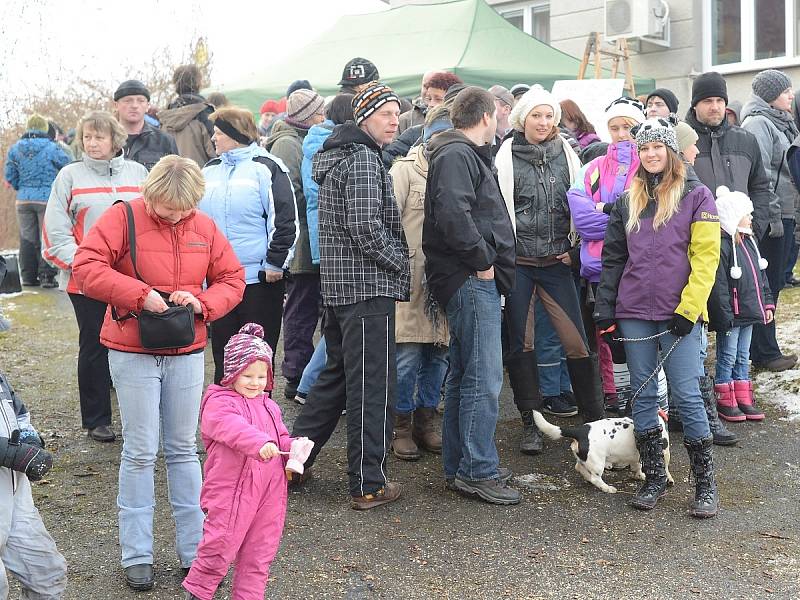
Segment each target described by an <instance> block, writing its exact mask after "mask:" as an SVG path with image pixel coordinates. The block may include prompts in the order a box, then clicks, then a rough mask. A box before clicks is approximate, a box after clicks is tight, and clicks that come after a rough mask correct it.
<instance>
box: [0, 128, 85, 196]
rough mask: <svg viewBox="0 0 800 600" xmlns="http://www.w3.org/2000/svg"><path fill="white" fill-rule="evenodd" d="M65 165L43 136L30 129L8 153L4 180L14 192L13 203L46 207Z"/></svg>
mask: <svg viewBox="0 0 800 600" xmlns="http://www.w3.org/2000/svg"><path fill="white" fill-rule="evenodd" d="M69 162H70V158H69V156H67V153H66V152H64V151H63V150H62V149H61V148H60V147H59V145H58V144H56V143H55V142H53V141H52V140H51V139H50V138H48V137H47V134H46V133H44V132H42V131H38V130H34V129H31V130H29V131H26V132H25V133H24V134H23V135H22V138H20V140H19V141H18V142H17V143H16V144H14V145H13V146H11V149H10V150H9V151H8V158H7V159H6V169H5V178H6V181H8V183H10V184H11V187H13V188H14V189H15V190H17V202H38V203H41V204H46V203H47V199H48V198H49V197H50V188H51V187H52V186H53V181H55V178H56V175H58V172H59V171H60V170H61V167H63V166H64V165H66V164H68V163H69Z"/></svg>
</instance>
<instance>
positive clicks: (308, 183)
mask: <svg viewBox="0 0 800 600" xmlns="http://www.w3.org/2000/svg"><path fill="white" fill-rule="evenodd" d="M333 128H334V123H333V121H331V120H330V119H325V120H324V121H323V122H322V123H320V124H319V125H314V126H313V127H312V128H311V129H309V130H308V134H307V135H306V137H305V138H304V139H303V163H302V165H301V166H300V175H301V176H302V178H303V193H304V194H305V197H306V219H307V221H308V241H309V244H310V246H311V262H312V263H314V264H315V265H318V264H319V216H318V215H317V207H318V206H319V199H318V196H319V185H317V182H316V181H314V180H313V179H312V178H311V159H312V158H313V157H314V155H315V154H316V153H317V151H318V150H319V149H320V148H322V144H323V143H325V140H327V139H328V136H329V135H330V134H331V133H332V132H333Z"/></svg>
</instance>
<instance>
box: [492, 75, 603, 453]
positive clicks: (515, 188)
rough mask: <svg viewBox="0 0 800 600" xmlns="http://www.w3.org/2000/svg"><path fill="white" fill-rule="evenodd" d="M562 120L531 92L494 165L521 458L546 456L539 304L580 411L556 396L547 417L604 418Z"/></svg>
mask: <svg viewBox="0 0 800 600" xmlns="http://www.w3.org/2000/svg"><path fill="white" fill-rule="evenodd" d="M560 120H561V107H560V105H559V103H558V102H557V101H556V99H555V98H554V97H553V95H552V94H551V93H550V92H548V91H546V90H544V89H543V88H542V87H541V86H539V85H535V86H533V87H532V88H531V89H530V90H529V91H528V92H526V93H525V95H523V96H522V98H520V99H519V101H518V102H517V104H516V106H514V109H513V110H512V111H511V115H510V117H509V121H510V123H511V125H512V126H513V127H514V130H515V131H514V133H513V135H512V136H511V137H510V138H508V139H507V140H506V141H505V142H503V144H502V145H501V146H500V150H499V151H498V152H497V157H496V159H495V165H496V167H497V175H498V180H499V184H500V191H501V192H502V194H503V198H504V199H505V202H506V207H507V209H508V214H509V216H510V217H511V221H512V224H513V225H514V228H515V235H516V245H517V259H516V284H515V285H514V289H513V290H512V292H511V295H510V296H508V298H507V301H506V308H505V318H506V324H507V328H508V354H507V356H506V361H505V362H506V368H507V369H508V376H509V379H510V381H511V387H512V389H513V390H514V401H515V402H516V404H517V408H518V409H519V411H520V413H521V415H522V421H523V427H524V433H523V441H522V445H521V448H520V450H521V451H522V452H524V453H526V454H536V453H538V452H539V451H540V450H541V449H542V439H541V435H540V433H539V431H538V429H537V428H536V425H535V424H534V423H533V412H532V411H533V410H541V409H542V408H543V400H542V397H541V394H540V390H539V380H538V372H537V371H538V365H537V361H536V353H535V352H534V351H533V350H534V343H533V337H534V334H533V326H534V318H533V317H534V315H533V314H532V311H531V301H532V299H533V298H534V297H538V298H539V300H541V303H542V305H543V306H544V307H545V310H547V313H548V315H549V317H550V321H551V322H552V324H553V327H554V328H555V330H556V333H557V334H558V337H559V339H560V340H561V345H562V346H563V348H564V352H565V354H566V357H567V370H568V371H569V375H570V380H571V382H572V389H573V392H574V395H575V402H576V404H577V407H575V406H574V405H572V404H570V403H568V401H567V400H566V399H565V398H564V397H562V396H554V397H553V398H551V399H549V400H550V402H551V403H550V404H549V405H548V406H546V407H545V408H546V410H547V411H548V412H550V413H551V414H557V415H560V416H572V415H574V414H576V413H577V412H580V413H581V416H582V417H583V420H584V421H585V422H589V421H594V420H596V419H602V418H603V417H604V416H605V414H604V412H603V392H602V390H601V388H600V375H599V366H598V360H597V355H596V354H594V353H592V352H591V351H590V350H589V346H588V342H587V339H586V333H585V331H584V329H583V319H582V317H581V310H580V303H579V300H578V292H577V290H576V288H575V281H574V279H573V276H572V271H571V269H570V265H571V264H572V257H571V253H574V252H575V251H576V249H574V248H573V241H574V231H573V226H572V221H571V218H570V209H569V203H568V201H567V191H568V190H569V188H570V186H571V185H572V184H573V183H574V182H575V180H576V179H577V177H578V171H579V170H580V168H581V165H580V161H579V160H578V157H577V155H576V154H575V152H574V151H573V150H572V148H571V147H570V145H569V143H568V142H567V141H566V140H564V138H562V136H561V135H560V133H559V129H558V123H559V121H560ZM576 259H577V257H576Z"/></svg>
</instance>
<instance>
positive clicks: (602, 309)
mask: <svg viewBox="0 0 800 600" xmlns="http://www.w3.org/2000/svg"><path fill="white" fill-rule="evenodd" d="M633 135H634V137H635V140H636V146H637V149H638V154H639V160H640V165H639V167H638V168H637V170H636V176H635V177H634V179H633V181H632V182H631V185H630V190H629V191H628V192H625V193H624V194H623V195H622V196H621V197H620V198H619V199H618V200H617V201H616V202H615V203H614V206H613V208H612V209H611V217H610V219H609V222H608V228H607V229H606V235H605V245H604V246H603V258H602V261H603V269H602V272H601V274H600V285H599V287H598V290H597V300H596V303H595V311H594V315H593V316H594V319H595V322H596V323H597V326H598V327H599V328H600V330H601V333H603V334H605V335H606V336H607V337H610V338H612V339H613V338H619V337H620V334H621V335H622V336H623V341H624V344H625V354H626V356H627V359H628V369H629V370H630V377H631V389H632V390H635V392H634V394H636V397H635V401H634V402H633V427H634V434H635V436H636V446H637V448H638V449H639V456H640V460H641V462H642V471H643V472H644V474H645V478H646V479H645V481H644V483H643V484H642V485H641V487H640V488H639V490H638V491H637V492H636V493H635V494H634V496H633V499H632V500H631V505H632V506H633V507H635V508H639V509H641V510H651V509H653V508H655V505H656V502H657V501H658V499H659V498H660V497H661V496H663V495H664V493H665V492H666V488H667V472H666V465H665V460H664V448H663V446H662V429H661V424H660V418H659V414H658V410H659V407H658V389H657V387H658V386H657V382H656V377H655V376H654V374H655V373H656V372H657V370H658V367H659V363H660V361H661V360H663V361H664V369H665V371H666V374H667V382H668V383H669V387H670V390H671V392H672V401H673V402H675V403H676V404H677V408H678V412H679V413H680V415H681V421H682V422H683V434H684V439H683V443H684V446H686V449H687V451H688V453H689V459H690V463H691V469H692V473H693V474H694V479H695V496H694V501H693V502H692V503H691V506H690V509H689V513H690V514H691V515H692V516H694V517H698V518H707V517H713V516H714V515H716V514H717V509H718V506H719V500H718V497H717V487H716V483H715V481H714V470H713V461H712V455H711V444H712V439H713V438H712V435H711V430H710V428H709V424H708V417H707V415H706V411H705V408H704V406H703V399H702V397H701V395H700V384H699V379H698V377H697V361H698V357H699V356H700V330H701V328H702V327H703V321H707V320H708V316H707V309H706V304H707V302H708V297H709V294H710V293H711V288H712V286H713V285H714V281H715V277H716V272H717V264H718V263H719V248H720V228H719V217H718V216H717V209H716V206H715V203H714V196H713V195H712V194H711V191H710V190H709V189H708V188H707V187H705V186H704V185H703V184H701V183H700V181H699V180H698V179H697V177H696V176H695V175H694V172H693V171H691V170H689V169H687V168H686V166H685V164H684V163H683V161H682V160H681V158H680V156H679V154H678V142H677V138H676V136H675V131H674V129H673V127H672V124H671V123H670V122H668V121H666V120H664V119H648V120H647V121H645V122H644V123H643V124H642V125H639V126H638V127H637V128H635V129H634V130H633ZM662 356H663V357H664V358H663V359H662V358H661V357H662Z"/></svg>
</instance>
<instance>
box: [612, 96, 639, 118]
mask: <svg viewBox="0 0 800 600" xmlns="http://www.w3.org/2000/svg"><path fill="white" fill-rule="evenodd" d="M617 117H626V118H628V119H633V120H634V121H636V123H644V122H645V120H646V119H647V117H645V116H644V104H642V103H641V102H639V101H638V100H636V99H635V98H628V97H627V96H622V97H621V98H617V99H616V100H614V101H613V102H612V103H611V104H609V105H608V108H606V123H608V122H609V121H610V120H611V119H616V118H617Z"/></svg>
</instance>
